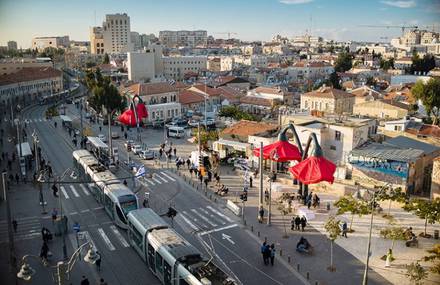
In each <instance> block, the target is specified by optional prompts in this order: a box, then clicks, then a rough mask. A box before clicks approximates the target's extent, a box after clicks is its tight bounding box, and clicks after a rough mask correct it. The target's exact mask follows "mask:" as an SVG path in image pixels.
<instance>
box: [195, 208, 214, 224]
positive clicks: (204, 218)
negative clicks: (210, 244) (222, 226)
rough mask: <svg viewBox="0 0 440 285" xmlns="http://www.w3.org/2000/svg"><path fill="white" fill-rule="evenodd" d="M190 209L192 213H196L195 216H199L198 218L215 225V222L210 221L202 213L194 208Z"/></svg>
mask: <svg viewBox="0 0 440 285" xmlns="http://www.w3.org/2000/svg"><path fill="white" fill-rule="evenodd" d="M191 211H192V212H193V213H194V214H196V215H197V216H199V217H200V218H202V219H203V220H204V221H205V222H207V223H208V224H210V225H211V226H213V227H216V226H217V224H216V223H213V222H211V221H210V220H209V219H208V218H207V217H205V216H203V215H202V214H200V213H199V212H197V210H196V209H191Z"/></svg>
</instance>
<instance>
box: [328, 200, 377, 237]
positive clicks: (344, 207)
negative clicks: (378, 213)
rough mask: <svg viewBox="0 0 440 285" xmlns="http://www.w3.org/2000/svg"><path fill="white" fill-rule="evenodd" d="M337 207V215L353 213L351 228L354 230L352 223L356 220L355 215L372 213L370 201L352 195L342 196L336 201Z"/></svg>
mask: <svg viewBox="0 0 440 285" xmlns="http://www.w3.org/2000/svg"><path fill="white" fill-rule="evenodd" d="M334 205H335V207H337V208H338V211H337V213H336V214H337V215H342V214H344V213H347V212H350V213H351V221H350V228H349V230H350V231H352V228H351V227H352V225H353V220H354V215H358V216H359V217H361V216H363V215H366V214H368V213H370V207H369V206H368V203H367V202H365V201H363V200H356V199H355V198H353V197H351V196H344V197H341V198H340V199H339V200H338V201H336V202H335V204H334Z"/></svg>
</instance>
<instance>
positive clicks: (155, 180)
mask: <svg viewBox="0 0 440 285" xmlns="http://www.w3.org/2000/svg"><path fill="white" fill-rule="evenodd" d="M151 179H153V180H154V182H156V183H157V184H162V182H160V181H159V180H157V179H156V178H155V177H153V178H151Z"/></svg>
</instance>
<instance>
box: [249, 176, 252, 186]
mask: <svg viewBox="0 0 440 285" xmlns="http://www.w3.org/2000/svg"><path fill="white" fill-rule="evenodd" d="M252 181H253V179H252V176H249V187H250V188H252Z"/></svg>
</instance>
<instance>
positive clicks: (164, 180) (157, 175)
mask: <svg viewBox="0 0 440 285" xmlns="http://www.w3.org/2000/svg"><path fill="white" fill-rule="evenodd" d="M155 176H156V177H158V178H160V179H162V181H163V182H165V183H166V182H168V180H166V179H164V178H162V176H160V175H159V174H157V173H156V175H155Z"/></svg>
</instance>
